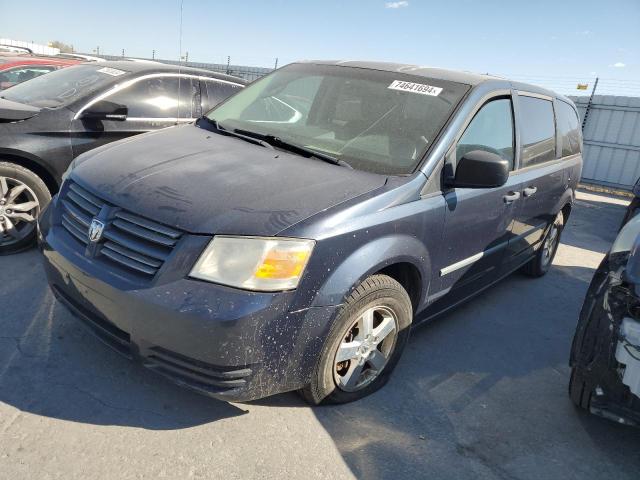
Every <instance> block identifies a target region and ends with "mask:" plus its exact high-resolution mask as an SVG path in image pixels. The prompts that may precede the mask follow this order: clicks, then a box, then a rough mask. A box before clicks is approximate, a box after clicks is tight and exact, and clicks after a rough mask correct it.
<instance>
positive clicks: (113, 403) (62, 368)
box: [0, 257, 245, 430]
mask: <svg viewBox="0 0 640 480" xmlns="http://www.w3.org/2000/svg"><path fill="white" fill-rule="evenodd" d="M17 258H18V257H13V259H14V260H17ZM3 261H4V259H3ZM16 263H17V262H16ZM38 267H39V265H38ZM35 270H36V271H38V269H37V268H36V269H35ZM39 274H40V275H42V272H41V271H40V272H39ZM42 282H44V279H42ZM40 287H41V288H38V289H37V290H36V289H34V291H32V292H27V293H26V295H23V294H20V295H18V293H19V292H16V295H15V296H19V297H22V296H27V297H29V298H27V299H25V300H28V301H24V302H16V304H15V305H16V306H15V308H12V309H11V310H9V311H7V310H5V311H4V312H5V314H7V313H8V314H9V318H8V321H7V318H6V317H5V319H3V321H2V332H1V333H0V402H4V403H6V404H9V405H12V406H14V407H16V408H18V409H19V410H21V411H26V412H31V413H34V414H37V415H42V416H48V417H53V418H58V419H63V420H69V421H74V422H82V423H91V424H97V425H122V426H132V427H140V428H146V429H152V430H167V429H177V428H185V427H190V426H194V425H200V424H204V423H209V422H213V421H216V420H218V419H221V418H228V417H233V416H236V415H241V414H243V413H245V411H244V410H243V409H242V408H238V407H235V406H233V405H231V404H228V403H225V402H218V401H215V400H211V399H209V398H206V397H203V396H201V395H197V394H195V393H191V392H189V391H186V390H183V389H179V388H176V387H175V386H173V385H172V384H169V383H168V382H166V381H165V380H163V379H161V378H159V377H156V375H154V374H151V372H149V371H146V370H144V369H143V368H142V367H140V366H137V365H135V364H133V363H131V362H129V361H128V360H126V359H124V358H122V357H120V356H119V355H118V354H116V353H115V352H113V351H111V350H110V349H109V348H107V347H106V346H104V345H102V344H101V343H100V341H98V340H97V339H96V338H95V337H93V336H92V335H91V334H90V333H89V332H87V331H86V330H85V329H84V327H82V326H81V325H80V324H79V322H77V321H76V320H75V319H74V318H73V317H72V316H71V315H70V314H69V312H68V311H67V310H66V309H65V308H64V307H63V306H62V305H61V304H60V303H58V302H57V301H56V300H55V299H54V297H53V295H52V294H51V292H50V291H49V289H48V288H47V287H46V286H45V285H41V286H40ZM15 296H14V298H15ZM7 297H8V298H11V292H9V293H8V294H7ZM22 319H27V320H26V321H23V320H22Z"/></svg>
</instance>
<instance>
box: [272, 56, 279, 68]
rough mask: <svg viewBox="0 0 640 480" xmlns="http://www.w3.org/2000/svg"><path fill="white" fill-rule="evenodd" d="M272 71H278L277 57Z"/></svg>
mask: <svg viewBox="0 0 640 480" xmlns="http://www.w3.org/2000/svg"><path fill="white" fill-rule="evenodd" d="M273 69H274V70H277V69H278V57H276V64H275V65H274V66H273Z"/></svg>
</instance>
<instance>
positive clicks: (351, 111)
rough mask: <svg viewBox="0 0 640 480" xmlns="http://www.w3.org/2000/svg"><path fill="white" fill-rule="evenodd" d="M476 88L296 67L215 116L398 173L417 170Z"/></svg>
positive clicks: (273, 76) (225, 122)
mask: <svg viewBox="0 0 640 480" xmlns="http://www.w3.org/2000/svg"><path fill="white" fill-rule="evenodd" d="M469 88H470V87H469V86H468V85H465V84H461V83H457V82H450V81H445V80H441V79H433V78H426V77H420V76H414V75H409V74H406V73H398V72H386V71H380V70H371V69H363V68H352V67H346V66H344V67H343V66H336V65H311V64H293V65H289V66H287V67H284V68H281V69H279V70H276V71H275V72H273V73H272V74H270V75H268V76H266V77H263V78H262V79H260V80H258V81H256V82H254V83H252V84H251V85H249V86H248V87H246V88H244V89H243V90H242V91H240V92H239V93H237V94H236V95H234V96H233V97H231V98H230V99H229V100H227V101H226V102H224V103H223V104H221V105H220V106H218V107H216V108H214V109H213V110H212V111H211V112H209V113H208V114H207V116H208V117H209V118H210V119H212V120H216V121H217V122H218V123H219V124H220V125H222V126H223V127H224V128H227V129H242V130H245V131H251V132H254V133H257V134H261V135H273V136H275V137H279V138H280V139H282V140H283V141H286V142H288V143H293V144H295V145H299V146H303V147H306V148H308V149H312V150H316V151H318V152H320V153H325V154H327V155H330V156H332V157H335V158H337V159H339V160H344V161H345V162H347V163H349V164H350V165H351V166H352V167H353V168H356V169H360V170H365V171H370V172H375V173H382V174H390V175H401V174H407V173H410V172H412V171H413V170H414V169H415V168H416V166H417V165H418V164H419V162H420V160H421V159H422V156H423V155H424V153H425V152H426V151H427V149H428V148H429V147H430V146H431V144H432V142H433V141H434V138H435V137H436V135H437V134H438V133H439V132H440V130H441V129H442V128H443V126H444V125H445V123H446V121H447V119H448V118H449V117H450V116H451V114H452V112H453V110H454V109H455V107H456V106H457V105H458V103H459V102H460V100H461V99H462V98H463V96H464V94H465V93H466V92H467V91H468V90H469Z"/></svg>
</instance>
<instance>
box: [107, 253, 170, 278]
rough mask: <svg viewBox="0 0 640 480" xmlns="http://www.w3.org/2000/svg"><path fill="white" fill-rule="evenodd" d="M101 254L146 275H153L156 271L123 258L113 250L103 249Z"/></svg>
mask: <svg viewBox="0 0 640 480" xmlns="http://www.w3.org/2000/svg"><path fill="white" fill-rule="evenodd" d="M101 252H102V254H103V255H104V256H106V257H109V258H110V259H111V260H113V261H114V262H118V263H121V264H122V265H125V266H127V267H129V268H131V269H133V270H137V271H139V272H142V273H146V274H147V275H155V274H156V272H157V271H158V269H157V268H153V267H149V266H147V265H145V264H143V263H140V262H136V261H135V260H132V259H130V258H128V257H125V256H124V255H120V254H119V253H118V252H116V251H114V250H109V249H106V248H103V249H102V250H101Z"/></svg>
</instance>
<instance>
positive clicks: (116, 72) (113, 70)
mask: <svg viewBox="0 0 640 480" xmlns="http://www.w3.org/2000/svg"><path fill="white" fill-rule="evenodd" d="M98 72H100V73H106V74H107V75H111V76H112V77H119V76H120V75H124V74H125V73H127V72H125V71H124V70H118V69H117V68H111V67H102V68H99V69H98Z"/></svg>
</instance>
